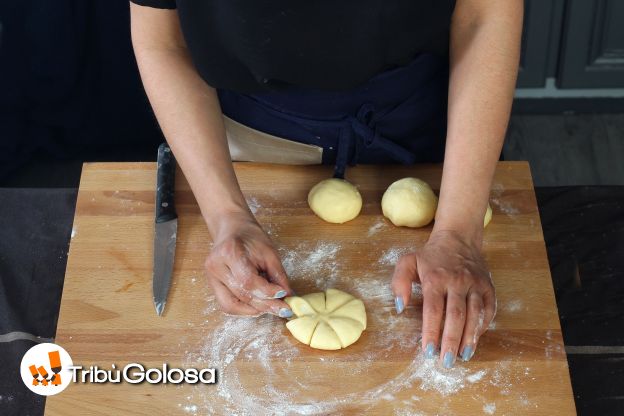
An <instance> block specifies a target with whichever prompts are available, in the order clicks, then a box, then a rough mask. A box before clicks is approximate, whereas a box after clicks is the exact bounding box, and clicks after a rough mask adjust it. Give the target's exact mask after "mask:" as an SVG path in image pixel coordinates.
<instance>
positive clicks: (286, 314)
mask: <svg viewBox="0 0 624 416" xmlns="http://www.w3.org/2000/svg"><path fill="white" fill-rule="evenodd" d="M277 316H279V317H280V318H292V316H293V313H292V311H291V310H290V309H288V308H282V309H280V310H279V312H278V313H277Z"/></svg>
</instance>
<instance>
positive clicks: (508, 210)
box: [490, 186, 520, 217]
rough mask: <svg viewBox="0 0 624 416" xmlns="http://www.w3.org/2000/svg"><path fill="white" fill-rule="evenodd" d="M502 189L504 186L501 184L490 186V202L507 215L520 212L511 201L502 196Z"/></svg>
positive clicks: (503, 189)
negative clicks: (499, 185)
mask: <svg viewBox="0 0 624 416" xmlns="http://www.w3.org/2000/svg"><path fill="white" fill-rule="evenodd" d="M504 191H505V188H504V187H502V186H501V187H492V198H490V202H492V204H494V205H496V206H497V207H498V209H499V210H500V211H501V212H502V213H503V214H505V215H507V216H509V217H511V216H513V215H518V214H520V210H519V209H518V208H516V207H515V206H514V205H513V203H512V202H511V201H508V200H506V199H505V198H504V196H503V192H504Z"/></svg>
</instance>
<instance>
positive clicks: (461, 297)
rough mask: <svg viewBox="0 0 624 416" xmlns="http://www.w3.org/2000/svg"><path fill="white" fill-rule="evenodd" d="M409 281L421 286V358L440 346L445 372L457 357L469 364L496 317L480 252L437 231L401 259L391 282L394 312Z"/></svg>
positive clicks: (455, 236)
mask: <svg viewBox="0 0 624 416" xmlns="http://www.w3.org/2000/svg"><path fill="white" fill-rule="evenodd" d="M412 281H416V282H419V283H420V285H421V287H422V293H423V323H422V348H423V351H424V354H425V357H427V358H433V357H435V355H436V351H437V349H438V347H440V360H441V362H442V365H443V366H444V367H446V368H450V367H452V366H453V363H454V362H455V357H456V356H457V355H460V356H461V358H462V359H463V360H464V361H468V360H470V358H472V355H473V354H474V351H475V348H476V345H477V342H478V340H479V337H480V336H481V335H482V334H483V333H484V332H485V331H486V330H487V328H488V325H489V324H490V321H492V319H493V318H494V315H495V314H496V296H495V294H494V286H493V284H492V280H491V278H490V273H489V271H488V267H487V264H486V263H485V260H484V258H483V255H482V254H481V250H480V247H479V246H478V245H477V244H475V243H472V242H467V241H464V240H463V239H462V238H461V237H460V235H459V234H458V233H456V232H453V231H438V232H433V233H432V234H431V236H430V237H429V241H428V242H427V243H426V244H425V246H424V247H423V248H422V249H420V250H418V251H416V252H415V253H411V254H407V255H404V256H403V257H401V258H400V259H399V261H398V263H397V265H396V268H395V271H394V276H393V278H392V290H393V292H394V294H395V296H396V300H395V302H396V308H397V312H398V313H401V312H402V311H403V309H404V305H406V304H407V303H408V302H409V300H410V296H411V293H412ZM443 320H444V328H443V331H442V336H441V337H440V328H441V327H442V321H443ZM440 339H441V341H442V342H441V343H440Z"/></svg>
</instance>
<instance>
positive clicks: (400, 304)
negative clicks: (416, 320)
mask: <svg viewBox="0 0 624 416" xmlns="http://www.w3.org/2000/svg"><path fill="white" fill-rule="evenodd" d="M394 307H395V308H396V311H397V313H401V312H403V309H405V305H404V304H403V298H402V297H400V296H397V297H396V298H394Z"/></svg>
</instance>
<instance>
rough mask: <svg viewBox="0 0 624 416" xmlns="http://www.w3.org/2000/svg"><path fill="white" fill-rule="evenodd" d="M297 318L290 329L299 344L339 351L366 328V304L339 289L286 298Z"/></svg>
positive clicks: (288, 324)
mask: <svg viewBox="0 0 624 416" xmlns="http://www.w3.org/2000/svg"><path fill="white" fill-rule="evenodd" d="M284 301H285V302H286V303H287V304H288V306H290V308H291V309H292V311H293V314H294V317H293V318H292V319H291V320H290V321H288V322H287V323H286V328H288V330H289V331H290V333H291V334H292V335H293V337H295V338H296V339H297V341H299V342H302V343H304V344H306V345H309V346H310V347H312V348H317V349H320V350H339V349H341V348H346V347H348V346H349V345H351V344H353V343H354V342H355V341H357V340H358V339H359V338H360V336H361V335H362V331H364V330H365V329H366V310H365V309H364V303H363V302H362V301H361V300H359V299H356V298H354V297H353V296H351V295H350V294H348V293H345V292H343V291H341V290H338V289H327V291H326V292H319V293H311V294H309V295H304V296H301V297H299V296H293V297H288V298H286V299H284Z"/></svg>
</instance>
